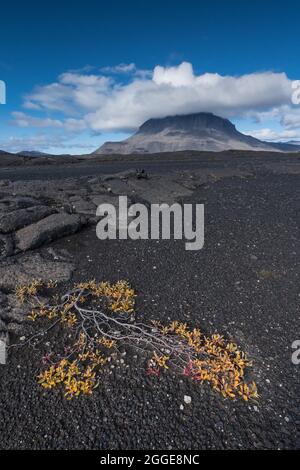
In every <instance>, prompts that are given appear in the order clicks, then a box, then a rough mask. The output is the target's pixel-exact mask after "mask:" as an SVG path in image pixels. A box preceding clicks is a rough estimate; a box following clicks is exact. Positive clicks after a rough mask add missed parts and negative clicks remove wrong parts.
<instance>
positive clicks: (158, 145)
mask: <svg viewBox="0 0 300 470" xmlns="http://www.w3.org/2000/svg"><path fill="white" fill-rule="evenodd" d="M290 147H292V149H294V151H296V149H295V148H294V147H293V146H290ZM231 149H234V150H258V151H270V150H273V151H280V150H281V149H280V148H276V145H274V146H273V145H272V144H269V143H267V142H262V141H260V140H258V139H255V138H254V137H251V136H247V135H244V134H242V133H241V132H239V131H238V130H237V129H236V127H235V126H234V125H233V124H232V123H231V122H230V121H229V120H228V119H223V118H221V117H218V116H215V115H214V114H211V113H196V114H187V115H183V116H168V117H165V118H161V119H149V120H148V121H146V122H145V123H144V124H143V125H142V126H141V127H140V128H139V129H138V131H137V132H136V134H134V135H133V136H131V137H129V138H128V139H126V140H124V141H122V142H106V143H105V144H104V145H102V147H100V148H99V149H98V150H96V151H95V152H94V153H95V154H97V155H99V154H131V153H140V154H147V153H159V152H176V151H182V150H199V151H201V150H202V151H213V152H220V151H224V150H231Z"/></svg>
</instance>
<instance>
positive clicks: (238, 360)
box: [16, 280, 258, 401]
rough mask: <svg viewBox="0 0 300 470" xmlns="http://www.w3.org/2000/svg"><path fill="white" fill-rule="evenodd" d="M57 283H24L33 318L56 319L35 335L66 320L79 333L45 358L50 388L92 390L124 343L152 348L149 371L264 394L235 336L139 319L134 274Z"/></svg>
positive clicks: (23, 297)
mask: <svg viewBox="0 0 300 470" xmlns="http://www.w3.org/2000/svg"><path fill="white" fill-rule="evenodd" d="M57 289H58V288H57V286H56V284H55V283H54V282H52V281H50V282H49V283H46V284H45V283H43V282H41V281H35V282H33V283H32V284H31V285H29V286H21V287H19V288H17V290H16V295H17V297H18V299H19V301H20V302H21V303H29V304H30V305H31V307H32V308H31V313H30V315H29V319H30V320H31V321H37V320H40V319H47V320H48V322H49V321H50V326H49V325H47V327H46V328H44V329H42V330H40V331H39V333H37V335H35V336H34V337H33V338H31V340H35V339H36V338H37V337H38V336H41V337H43V336H44V335H45V333H46V332H49V331H50V330H51V329H52V328H53V327H54V326H55V325H59V324H60V325H64V326H65V327H67V328H69V329H70V331H71V332H72V337H73V342H72V344H71V346H69V347H67V348H65V351H64V354H63V355H62V354H56V353H50V354H49V353H48V354H46V355H45V356H44V358H43V363H44V368H43V370H42V371H41V373H40V374H39V376H38V381H39V383H40V384H41V386H42V387H44V388H45V389H53V388H55V387H61V388H62V389H63V390H64V394H65V396H66V397H67V398H68V399H72V398H74V397H77V396H79V395H81V394H83V395H91V394H92V392H93V390H94V389H95V388H96V387H97V385H98V382H99V377H100V374H101V372H102V371H104V370H105V367H107V361H108V360H109V357H110V355H111V354H112V351H114V350H115V351H116V352H118V349H119V347H120V346H122V345H123V346H127V347H133V348H136V349H137V351H139V352H140V353H142V354H145V357H146V358H147V366H146V374H147V375H150V376H156V377H159V376H160V374H161V372H162V371H166V370H168V369H172V370H175V371H176V372H177V373H178V374H181V375H184V376H186V377H189V378H190V379H192V380H194V381H197V382H201V383H203V382H207V383H209V384H210V385H211V386H212V388H213V389H214V390H215V391H217V392H219V393H221V394H222V396H223V397H224V398H228V397H229V398H237V397H241V398H242V399H243V400H245V401H248V400H249V399H256V398H258V394H257V387H256V384H255V382H250V383H249V382H248V381H247V380H246V377H245V374H246V371H247V369H248V368H249V367H250V366H251V362H250V361H249V360H248V358H247V356H246V354H245V353H243V352H242V351H240V350H239V348H238V346H237V345H236V344H235V343H232V342H228V341H226V340H225V339H224V338H223V337H222V336H220V335H217V334H214V335H212V336H205V335H204V334H203V333H202V332H201V330H200V329H199V328H193V329H191V328H189V327H188V326H187V325H186V324H185V323H182V322H180V321H178V320H175V321H173V322H172V323H170V324H168V325H163V324H161V323H160V322H158V321H154V322H151V323H150V324H147V323H140V322H137V321H136V318H135V312H134V308H135V298H136V294H135V291H134V290H133V289H132V288H131V287H130V285H129V284H128V283H127V282H126V281H118V282H116V283H115V284H111V283H109V282H100V283H97V282H96V281H95V280H92V281H88V282H83V283H80V284H76V285H74V287H73V289H72V290H71V291H70V292H67V293H66V294H64V295H63V296H61V297H59V296H58V294H57ZM45 295H46V296H47V297H49V295H50V297H51V302H50V303H46V302H45V301H43V297H42V296H45ZM31 340H29V342H31Z"/></svg>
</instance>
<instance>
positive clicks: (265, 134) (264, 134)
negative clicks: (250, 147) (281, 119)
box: [245, 128, 300, 143]
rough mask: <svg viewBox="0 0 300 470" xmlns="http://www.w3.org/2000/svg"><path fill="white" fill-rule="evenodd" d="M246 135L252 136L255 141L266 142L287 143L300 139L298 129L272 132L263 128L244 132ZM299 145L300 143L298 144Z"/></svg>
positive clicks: (299, 130)
mask: <svg viewBox="0 0 300 470" xmlns="http://www.w3.org/2000/svg"><path fill="white" fill-rule="evenodd" d="M245 134H247V135H252V136H253V137H255V138H256V139H260V140H266V141H268V142H278V141H289V140H294V139H299V138H300V129H298V130H290V131H289V130H283V131H274V130H273V129H269V128H265V129H259V130H256V131H248V132H245ZM299 143H300V142H299Z"/></svg>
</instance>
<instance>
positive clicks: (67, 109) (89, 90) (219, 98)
mask: <svg viewBox="0 0 300 470" xmlns="http://www.w3.org/2000/svg"><path fill="white" fill-rule="evenodd" d="M292 84H293V82H292V81H291V80H290V79H289V78H288V77H287V75H286V74H285V73H275V72H261V73H251V74H247V75H242V76H222V75H219V74H218V73H203V74H199V75H197V74H196V73H195V72H194V70H193V67H192V64H190V63H188V62H183V63H181V64H180V65H178V66H174V67H162V66H156V67H155V68H154V70H153V71H152V72H149V71H145V70H143V71H139V70H138V69H137V67H136V66H135V64H120V65H118V66H116V67H106V68H102V69H100V71H99V72H98V73H93V74H92V73H90V74H89V73H84V72H81V73H80V71H79V72H76V71H75V72H66V73H63V74H62V75H60V76H59V77H58V80H57V81H56V82H54V83H51V84H47V85H44V86H38V87H36V88H35V89H34V90H33V91H32V92H31V93H28V94H27V95H26V96H25V97H24V108H25V109H26V113H25V112H20V111H16V112H14V113H13V122H14V124H16V125H18V126H20V127H32V128H47V127H48V128H53V129H60V130H65V131H66V132H69V133H78V132H81V131H90V132H93V133H107V132H110V133H111V132H133V131H135V130H136V129H137V128H138V127H139V126H140V125H141V124H142V123H143V122H144V121H146V120H147V119H149V118H153V117H164V116H166V115H173V114H187V113H194V112H200V111H205V112H213V113H215V114H217V115H220V116H222V117H227V118H229V119H241V118H247V119H249V118H251V119H253V120H255V121H256V122H264V121H266V120H270V119H272V120H275V121H276V122H278V123H279V124H280V125H281V126H282V135H286V136H287V137H288V136H289V135H291V136H293V138H296V136H297V135H298V137H300V106H296V105H294V104H293V103H292V93H293V88H292ZM32 113H34V115H33V114H32ZM267 130H268V129H266V128H265V129H263V130H262V131H261V135H262V136H265V138H266V139H268V137H270V140H274V139H276V135H274V132H273V131H271V133H270V132H269V133H268V132H267ZM269 130H270V129H269ZM263 131H264V132H263ZM287 131H289V132H287ZM255 132H256V137H257V136H258V135H259V134H257V131H255ZM250 133H251V131H250ZM278 136H279V134H278Z"/></svg>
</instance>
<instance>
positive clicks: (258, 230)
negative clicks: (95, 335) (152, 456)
mask: <svg viewBox="0 0 300 470" xmlns="http://www.w3.org/2000/svg"><path fill="white" fill-rule="evenodd" d="M297 191H299V177H297V176H288V175H265V176H262V175H261V176H257V177H256V178H248V179H241V178H230V179H224V180H220V181H218V182H216V183H214V184H211V185H209V186H207V187H202V188H201V189H198V190H197V191H195V193H194V194H193V196H192V197H191V198H189V199H186V200H185V202H194V203H196V202H204V203H205V210H206V227H205V247H204V248H203V250H201V251H199V252H187V251H185V249H184V243H183V242H181V241H176V242H174V241H160V242H156V241H143V242H142V241H135V242H134V241H107V242H100V241H99V240H97V238H96V236H95V228H88V229H86V230H84V231H82V232H81V233H79V234H76V235H73V236H72V237H70V238H67V239H66V238H65V239H63V240H60V241H57V242H55V243H53V244H52V247H53V248H54V250H59V249H62V248H64V249H67V250H68V252H69V253H70V255H71V257H72V259H73V260H74V261H75V262H76V264H77V270H76V271H75V275H74V279H75V280H76V281H77V280H79V279H80V280H81V279H90V278H93V277H95V278H97V279H99V280H102V279H109V280H112V281H113V280H116V279H119V278H121V279H128V280H129V281H130V283H131V284H132V285H133V286H134V288H135V289H136V291H137V292H138V294H139V296H138V301H137V312H138V317H139V318H140V319H143V320H144V321H150V319H160V320H161V321H166V322H167V321H169V320H171V319H180V320H182V321H185V322H187V323H189V324H191V325H197V326H199V327H200V328H201V329H202V330H203V331H204V332H207V333H209V334H211V333H214V332H218V333H221V334H224V335H225V336H226V337H227V338H232V339H234V340H235V341H237V342H238V344H239V345H240V346H241V348H242V349H243V350H245V351H246V352H248V354H249V355H250V356H251V358H252V359H253V361H254V367H253V371H252V375H253V378H254V379H255V380H256V382H257V385H258V389H259V393H260V400H259V401H258V402H257V403H254V402H252V403H245V402H242V401H231V400H224V399H223V398H222V397H221V396H219V395H218V394H216V393H214V392H213V391H212V390H211V389H210V388H209V387H208V386H206V385H200V384H197V383H192V382H191V381H189V380H186V379H184V378H182V377H178V376H177V377H174V376H173V375H172V373H170V374H168V373H166V374H165V375H163V376H162V377H161V378H160V379H157V378H152V377H151V378H149V377H146V376H145V364H144V362H143V359H142V358H140V357H137V358H135V357H134V356H130V360H129V357H128V356H125V358H124V361H125V363H124V364H121V363H117V362H116V363H115V364H114V366H115V367H114V368H113V369H111V370H110V372H109V373H107V374H105V375H103V378H102V383H101V384H100V386H99V387H98V389H97V390H95V392H94V394H93V396H92V397H91V398H79V399H77V400H73V401H71V402H68V401H67V400H66V399H64V398H63V397H62V395H61V394H60V393H59V392H58V393H56V392H54V393H52V392H50V393H49V392H44V391H42V390H41V389H40V388H39V386H38V385H37V383H36V381H35V376H36V373H37V370H38V369H39V367H40V358H41V356H42V354H43V347H40V348H39V349H37V350H32V349H27V348H25V347H24V348H21V349H14V350H12V351H11V353H10V357H9V362H8V364H7V366H0V436H1V438H0V448H1V449H103V450H104V449H105V450H108V449H109V450H112V449H156V450H158V449H164V450H168V449H169V450H171V449H178V450H188V449H232V448H233V449H254V448H257V449H296V448H299V447H300V440H299V429H300V420H299V382H300V380H299V367H300V366H295V365H293V364H292V362H291V355H292V349H291V345H292V342H293V341H295V340H296V339H300V331H299V290H298V287H299V268H298V266H299V252H300V251H299V231H298V230H299V227H298V225H299V212H297V210H299V193H298V194H297ZM79 253H80V255H79ZM50 341H52V344H53V343H55V342H56V343H58V344H59V343H60V342H62V338H61V336H60V334H59V333H58V332H55V331H54V333H53V337H52V338H50ZM127 365H128V367H127ZM185 395H189V396H190V397H191V399H192V401H191V404H185V403H184V396H185ZM181 405H184V406H183V409H182V406H181Z"/></svg>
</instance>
